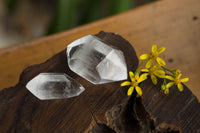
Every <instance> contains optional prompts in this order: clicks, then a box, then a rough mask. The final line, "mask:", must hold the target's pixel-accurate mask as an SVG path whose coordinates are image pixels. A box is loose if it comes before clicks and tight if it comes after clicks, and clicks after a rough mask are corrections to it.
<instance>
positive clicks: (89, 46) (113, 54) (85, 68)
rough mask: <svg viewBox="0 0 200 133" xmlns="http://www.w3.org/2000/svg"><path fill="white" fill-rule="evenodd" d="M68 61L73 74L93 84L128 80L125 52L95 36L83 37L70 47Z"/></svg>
mask: <svg viewBox="0 0 200 133" xmlns="http://www.w3.org/2000/svg"><path fill="white" fill-rule="evenodd" d="M67 59H68V65H69V67H70V69H71V70H72V71H73V72H75V73H77V74H78V75H80V76H81V77H83V78H85V79H87V80H88V81H90V82H91V83H93V84H103V83H109V82H114V81H120V80H125V79H127V67H126V62H125V59H124V55H123V52H122V51H120V50H118V49H116V48H114V47H112V46H109V45H107V44H106V43H104V42H103V41H102V40H100V39H99V38H97V37H95V36H93V35H88V36H85V37H82V38H80V39H78V40H76V41H74V42H72V43H71V44H70V45H68V47H67Z"/></svg>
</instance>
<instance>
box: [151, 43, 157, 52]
mask: <svg viewBox="0 0 200 133" xmlns="http://www.w3.org/2000/svg"><path fill="white" fill-rule="evenodd" d="M151 49H152V53H155V52H156V51H157V45H155V44H154V45H153V46H152V48H151Z"/></svg>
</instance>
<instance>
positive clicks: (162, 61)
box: [156, 57, 166, 66]
mask: <svg viewBox="0 0 200 133" xmlns="http://www.w3.org/2000/svg"><path fill="white" fill-rule="evenodd" d="M156 61H157V63H158V64H159V65H161V66H165V65H166V63H165V61H164V60H163V59H161V58H160V57H157V58H156Z"/></svg>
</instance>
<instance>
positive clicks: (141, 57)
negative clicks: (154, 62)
mask: <svg viewBox="0 0 200 133" xmlns="http://www.w3.org/2000/svg"><path fill="white" fill-rule="evenodd" d="M148 58H149V54H143V55H141V56H140V60H146V59H148Z"/></svg>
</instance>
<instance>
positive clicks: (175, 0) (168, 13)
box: [0, 0, 200, 99]
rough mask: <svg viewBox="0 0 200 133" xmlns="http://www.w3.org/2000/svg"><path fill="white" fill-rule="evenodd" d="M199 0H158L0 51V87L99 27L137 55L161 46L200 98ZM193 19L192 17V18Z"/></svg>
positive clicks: (168, 58) (170, 64) (14, 82)
mask: <svg viewBox="0 0 200 133" xmlns="http://www.w3.org/2000/svg"><path fill="white" fill-rule="evenodd" d="M199 5H200V1H199V0H162V1H157V2H154V3H152V4H148V5H145V6H142V7H139V8H136V9H133V10H131V11H128V12H125V13H122V14H119V15H116V16H113V17H109V18H106V19H103V20H100V21H97V22H94V23H91V24H88V25H84V26H81V27H78V28H75V29H72V30H69V31H66V32H63V33H60V34H56V35H53V36H49V37H45V38H41V39H38V40H33V41H30V42H26V43H23V44H20V45H16V46H15V47H11V48H6V49H2V50H0V62H1V65H0V70H1V74H0V89H1V90H2V89H3V88H6V87H10V86H14V85H15V84H16V83H17V82H18V80H19V75H20V73H21V72H22V71H23V70H24V69H25V68H26V67H27V66H30V65H34V64H39V63H42V62H44V61H45V60H47V59H48V58H50V57H51V56H53V55H55V54H56V53H58V52H59V51H61V50H63V49H65V48H66V47H67V45H68V44H69V43H71V42H72V41H74V40H76V39H78V38H80V37H82V36H85V35H88V34H95V33H97V32H99V31H101V30H104V31H109V32H115V33H118V34H120V35H122V36H123V37H124V38H126V39H127V40H128V41H129V42H130V43H131V44H132V45H133V46H134V48H135V50H136V52H137V55H140V54H142V53H143V52H144V53H146V52H150V51H149V49H151V46H152V45H153V44H157V45H158V46H159V47H161V46H165V47H166V48H167V49H166V52H165V53H164V54H162V55H161V56H162V57H163V58H164V59H165V60H166V61H167V60H168V61H169V62H168V66H169V67H170V68H176V67H178V68H179V69H181V70H182V71H183V72H184V75H185V76H186V77H189V78H190V82H187V83H186V85H187V86H188V87H189V88H190V89H191V91H192V92H194V94H195V95H196V96H197V97H198V98H199V99H200V91H199V75H200V71H199V66H200V62H199V58H200V54H199V52H200V39H199V37H200V8H199ZM194 18H195V19H194Z"/></svg>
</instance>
